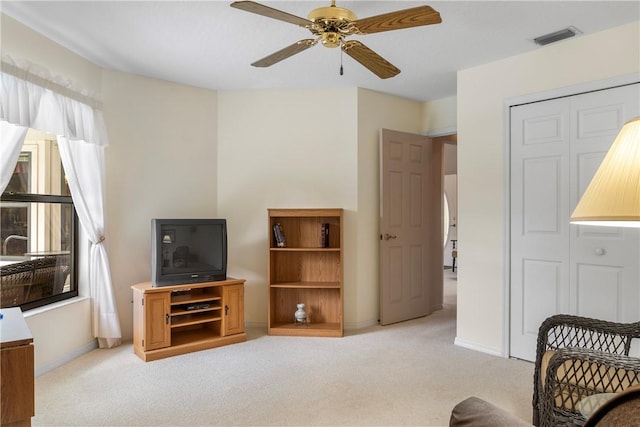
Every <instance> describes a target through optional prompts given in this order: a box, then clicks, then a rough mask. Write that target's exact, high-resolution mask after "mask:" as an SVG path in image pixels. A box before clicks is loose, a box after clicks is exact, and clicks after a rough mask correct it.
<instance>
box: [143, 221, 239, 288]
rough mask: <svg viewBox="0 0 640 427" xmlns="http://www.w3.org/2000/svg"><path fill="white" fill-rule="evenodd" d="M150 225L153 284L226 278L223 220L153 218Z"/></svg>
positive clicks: (225, 228)
mask: <svg viewBox="0 0 640 427" xmlns="http://www.w3.org/2000/svg"><path fill="white" fill-rule="evenodd" d="M151 229H152V230H151V232H152V246H153V248H152V249H153V250H152V253H153V254H152V273H153V274H152V276H153V285H154V286H167V285H176V284H182V283H199V282H209V281H217V280H225V279H226V273H227V225H226V220H224V219H173V220H171V219H154V220H153V221H152V227H151Z"/></svg>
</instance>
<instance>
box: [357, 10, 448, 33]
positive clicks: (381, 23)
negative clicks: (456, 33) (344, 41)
mask: <svg viewBox="0 0 640 427" xmlns="http://www.w3.org/2000/svg"><path fill="white" fill-rule="evenodd" d="M441 22H442V19H441V18H440V13H438V12H437V11H436V10H434V9H433V8H432V7H430V6H418V7H414V8H411V9H404V10H398V11H397V12H390V13H385V14H382V15H376V16H371V17H369V18H364V19H358V20H357V21H355V22H354V23H353V24H354V25H355V28H356V30H355V31H354V34H371V33H379V32H381V31H391V30H401V29H403V28H411V27H419V26H422V25H431V24H439V23H441Z"/></svg>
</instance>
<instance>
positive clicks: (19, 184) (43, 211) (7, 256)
mask: <svg viewBox="0 0 640 427" xmlns="http://www.w3.org/2000/svg"><path fill="white" fill-rule="evenodd" d="M77 224H78V219H77V216H76V211H75V208H74V206H73V199H72V198H71V193H70V192H69V187H68V186H67V183H66V180H65V174H64V169H63V167H62V162H61V161H60V153H59V152H58V146H57V143H56V140H55V137H53V136H51V135H47V134H44V133H42V132H37V131H33V130H30V131H29V132H28V133H27V137H26V138H25V142H24V144H23V148H22V152H21V153H20V158H19V159H18V163H17V165H16V168H15V170H14V172H13V175H12V177H11V181H10V182H9V184H8V186H7V188H6V189H5V191H4V193H3V194H2V196H1V198H0V242H1V244H2V246H1V247H0V251H1V252H0V307H2V308H4V307H21V308H22V310H23V311H24V310H28V309H31V308H35V307H40V306H43V305H47V304H50V303H52V302H56V301H61V300H64V299H67V298H71V297H74V296H77V295H78V288H77V279H76V278H77V272H76V266H77V262H76V260H77V258H76V247H77V245H76V242H77V240H76V238H77V234H78V233H77Z"/></svg>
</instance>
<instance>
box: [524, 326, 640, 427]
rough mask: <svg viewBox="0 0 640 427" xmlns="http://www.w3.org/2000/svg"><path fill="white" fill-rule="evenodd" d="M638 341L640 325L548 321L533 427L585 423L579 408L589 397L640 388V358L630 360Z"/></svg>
mask: <svg viewBox="0 0 640 427" xmlns="http://www.w3.org/2000/svg"><path fill="white" fill-rule="evenodd" d="M633 339H640V322H636V323H615V322H607V321H603V320H597V319H589V318H585V317H579V316H572V315H564V314H561V315H555V316H551V317H550V318H548V319H546V320H545V321H544V322H543V323H542V325H541V326H540V329H539V332H538V346H537V351H536V362H535V366H534V378H533V381H534V385H533V424H534V425H536V426H544V427H546V426H576V425H583V424H584V422H585V416H584V415H582V414H581V413H580V410H579V404H580V402H582V401H583V399H584V398H585V397H587V396H590V395H594V394H601V393H618V392H620V391H622V390H624V389H626V388H628V387H629V386H632V385H634V384H640V359H638V358H635V357H629V351H630V349H631V342H632V340H633Z"/></svg>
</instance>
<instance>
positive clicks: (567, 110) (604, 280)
mask: <svg viewBox="0 0 640 427" xmlns="http://www.w3.org/2000/svg"><path fill="white" fill-rule="evenodd" d="M639 86H640V85H637V84H636V85H630V86H625V87H621V88H614V89H608V90H605V91H597V92H592V93H588V94H581V95H576V96H573V97H566V98H560V99H554V100H549V101H543V102H537V103H532V104H527V105H522V106H517V107H513V108H512V109H511V283H510V290H511V301H510V302H511V325H510V331H511V333H510V355H511V356H513V357H518V358H522V359H526V360H533V359H534V358H535V348H536V339H537V333H538V327H539V326H540V323H541V322H542V321H543V320H544V319H545V318H546V317H548V316H550V315H552V314H555V313H571V314H579V315H581V316H587V317H594V318H599V319H606V320H614V321H636V320H637V319H638V318H640V291H639V288H640V266H639V264H640V252H639V251H640V240H639V238H638V231H637V230H634V229H623V228H604V227H585V226H575V225H570V224H569V217H570V216H571V213H572V212H573V209H574V207H575V205H576V204H577V201H578V199H579V197H580V196H581V195H582V193H583V192H584V190H585V189H586V187H587V185H588V184H589V182H590V180H591V177H592V176H593V174H594V173H595V170H596V169H597V167H598V165H599V164H600V162H601V161H602V158H603V157H604V154H605V153H606V151H607V149H608V148H609V146H610V145H611V143H612V142H613V140H614V139H615V136H616V135H617V132H618V131H619V129H620V128H621V127H622V125H623V124H624V123H625V121H627V120H629V119H631V118H633V117H635V116H637V115H638V114H639V112H640V108H639V106H638V103H639V99H640V98H639V97H638V93H639V92H638V90H639Z"/></svg>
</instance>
